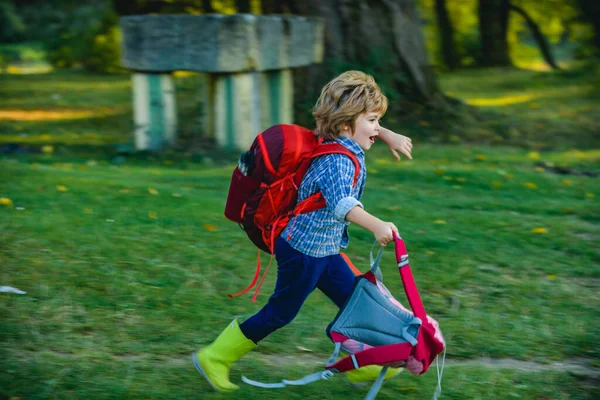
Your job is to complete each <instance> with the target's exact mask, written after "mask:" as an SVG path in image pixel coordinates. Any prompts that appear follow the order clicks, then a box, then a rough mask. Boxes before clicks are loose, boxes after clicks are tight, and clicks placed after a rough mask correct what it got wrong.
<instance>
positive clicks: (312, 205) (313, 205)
mask: <svg viewBox="0 0 600 400" xmlns="http://www.w3.org/2000/svg"><path fill="white" fill-rule="evenodd" d="M327 154H343V155H345V156H347V157H349V158H350V160H352V162H353V163H354V178H353V180H352V187H355V186H356V183H357V182H358V177H359V175H360V164H359V163H358V159H357V158H356V155H354V153H353V152H351V151H350V150H348V149H347V148H345V147H344V146H342V145H341V144H339V143H327V144H319V145H317V148H316V149H315V151H314V152H313V154H312V156H311V159H314V158H317V157H321V156H325V155H327ZM325 205H326V203H325V198H324V197H323V194H322V193H321V192H320V191H318V192H317V193H315V194H313V195H311V196H308V197H307V198H306V199H304V200H302V201H301V202H300V203H298V204H297V205H296V207H295V208H294V211H293V215H299V214H305V213H309V212H312V211H316V210H320V209H321V208H325Z"/></svg>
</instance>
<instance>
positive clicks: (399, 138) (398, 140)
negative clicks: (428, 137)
mask: <svg viewBox="0 0 600 400" xmlns="http://www.w3.org/2000/svg"><path fill="white" fill-rule="evenodd" d="M379 138H380V139H381V140H382V141H383V142H385V144H387V145H388V147H389V148H390V152H391V153H392V156H394V158H395V159H396V160H400V154H398V152H400V153H402V154H404V155H405V156H406V157H408V159H409V160H412V155H411V152H412V148H413V145H412V140H411V139H410V138H409V137H408V136H404V135H401V134H399V133H395V132H392V131H390V130H389V129H386V128H384V127H381V130H380V131H379Z"/></svg>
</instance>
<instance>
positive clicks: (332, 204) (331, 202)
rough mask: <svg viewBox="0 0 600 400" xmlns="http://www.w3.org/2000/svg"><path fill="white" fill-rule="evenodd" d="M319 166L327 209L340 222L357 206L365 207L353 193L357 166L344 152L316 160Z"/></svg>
mask: <svg viewBox="0 0 600 400" xmlns="http://www.w3.org/2000/svg"><path fill="white" fill-rule="evenodd" d="M316 162H318V163H319V164H318V168H319V179H318V180H317V185H318V187H319V189H320V190H321V193H323V197H324V198H325V202H326V203H327V209H328V210H329V211H330V212H331V213H332V214H333V215H334V217H335V219H336V220H338V221H339V222H346V214H348V212H349V211H350V210H351V209H353V208H354V207H356V206H359V207H362V208H364V206H363V205H362V203H361V202H360V201H359V200H358V199H357V198H356V197H354V196H353V195H352V192H353V190H352V184H353V182H354V173H355V166H354V163H353V162H352V160H350V158H348V157H347V156H345V155H342V154H330V155H327V156H323V157H320V158H319V159H317V160H316Z"/></svg>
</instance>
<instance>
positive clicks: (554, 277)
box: [546, 274, 556, 280]
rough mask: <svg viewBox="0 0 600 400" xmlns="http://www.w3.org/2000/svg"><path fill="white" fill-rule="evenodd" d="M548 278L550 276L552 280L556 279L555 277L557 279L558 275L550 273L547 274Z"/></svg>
mask: <svg viewBox="0 0 600 400" xmlns="http://www.w3.org/2000/svg"><path fill="white" fill-rule="evenodd" d="M546 278H548V279H550V280H554V279H556V275H554V274H548V275H546Z"/></svg>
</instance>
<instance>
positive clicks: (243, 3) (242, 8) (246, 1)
mask: <svg viewBox="0 0 600 400" xmlns="http://www.w3.org/2000/svg"><path fill="white" fill-rule="evenodd" d="M235 9H236V10H237V12H238V13H239V14H250V0H235Z"/></svg>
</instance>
